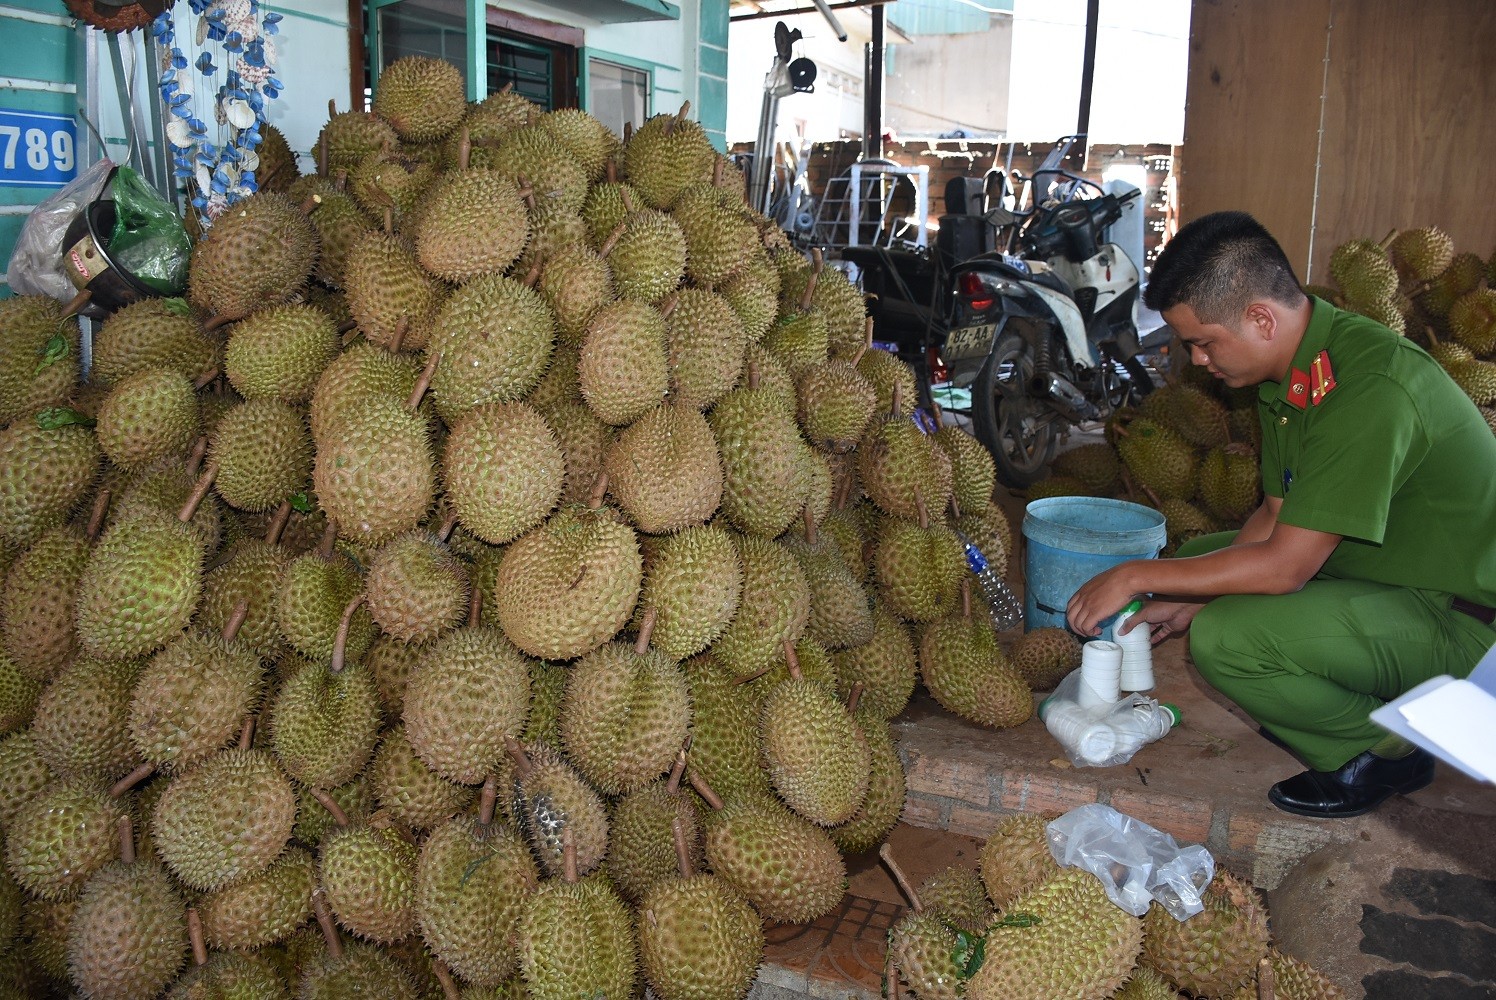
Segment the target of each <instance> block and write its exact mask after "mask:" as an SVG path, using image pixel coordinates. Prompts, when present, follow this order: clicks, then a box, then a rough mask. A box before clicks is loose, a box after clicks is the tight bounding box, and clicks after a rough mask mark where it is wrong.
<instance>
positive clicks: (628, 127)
mask: <svg viewBox="0 0 1496 1000" xmlns="http://www.w3.org/2000/svg"><path fill="white" fill-rule="evenodd" d="M633 137H634V123H633V122H624V123H623V144H624V145H625V146H627V145H628V143H629V140H630V139H632V138H633ZM612 165H613V164H612V162H611V161H610V162H609V163H608V166H610V167H611V166H612ZM617 181H618V177H617V175H616V174H614V173H612V172H611V171H610V172H609V173H608V183H610V184H614V183H617Z"/></svg>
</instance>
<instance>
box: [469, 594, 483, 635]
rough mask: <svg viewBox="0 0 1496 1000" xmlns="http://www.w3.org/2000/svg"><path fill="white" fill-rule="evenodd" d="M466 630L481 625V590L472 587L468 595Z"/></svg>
mask: <svg viewBox="0 0 1496 1000" xmlns="http://www.w3.org/2000/svg"><path fill="white" fill-rule="evenodd" d="M467 623H468V628H477V627H478V626H479V625H481V624H482V623H483V588H482V587H474V588H473V592H472V593H471V594H469V595H468V617H467Z"/></svg>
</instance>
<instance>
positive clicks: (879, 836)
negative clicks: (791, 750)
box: [826, 705, 907, 854]
mask: <svg viewBox="0 0 1496 1000" xmlns="http://www.w3.org/2000/svg"><path fill="white" fill-rule="evenodd" d="M853 719H854V720H855V721H856V722H857V726H858V728H859V729H861V730H862V736H863V739H865V740H867V746H868V760H869V768H868V771H869V777H868V789H867V797H866V798H864V799H863V800H862V805H861V806H860V807H859V808H858V810H857V812H855V813H853V814H852V818H851V819H849V820H847V821H846V822H845V823H842V824H841V825H840V826H833V827H831V828H830V829H829V830H827V831H826V832H827V834H829V835H830V837H831V839H832V841H833V842H834V843H835V844H836V846H837V847H839V848H840V849H841V850H842V851H844V852H845V853H847V854H861V853H863V852H865V851H870V850H872V849H873V848H874V847H876V846H877V845H879V844H881V843H882V842H883V841H884V840H885V839H887V837H888V835H889V833H891V832H892V831H893V828H894V826H895V825H897V824H898V822H899V817H900V816H901V815H903V812H904V795H905V792H906V791H907V786H906V780H905V775H904V763H903V761H902V760H900V759H899V751H898V747H897V746H896V745H895V742H894V739H893V732H892V730H891V729H890V728H889V725H888V721H887V720H886V719H884V718H883V717H882V716H880V715H878V714H877V713H876V712H874V711H871V710H870V709H868V708H867V707H866V706H865V705H859V706H858V707H857V709H856V711H855V712H853Z"/></svg>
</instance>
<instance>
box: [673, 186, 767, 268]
mask: <svg viewBox="0 0 1496 1000" xmlns="http://www.w3.org/2000/svg"><path fill="white" fill-rule="evenodd" d="M721 167H722V161H721V160H718V161H717V163H716V166H715V167H714V172H713V182H712V183H710V184H704V183H702V184H693V185H691V186H690V187H687V188H684V189H682V190H681V192H680V194H678V195H677V196H676V198H675V200H674V202H672V203H671V207H670V215H671V217H672V218H674V219H675V221H676V224H677V225H679V226H680V228H681V232H682V233H684V234H685V237H686V276H687V277H689V278H690V279H691V281H692V282H694V283H695V284H697V285H701V286H718V285H721V284H723V283H724V282H727V281H730V280H731V279H732V277H733V276H734V275H735V274H737V273H738V272H739V271H740V270H742V269H743V267H744V266H745V265H746V264H747V262H748V256H749V254H750V253H752V252H753V250H754V248H755V246H756V245H757V244H758V230H757V228H755V227H754V225H753V223H752V222H751V221H750V220H749V219H748V218H747V217H746V216H745V215H744V214H743V213H742V212H741V211H740V210H739V208H738V207H734V206H733V205H732V204H731V199H732V196H731V195H730V194H727V193H726V192H724V191H723V189H722V187H721V186H720V182H721V174H722V169H721ZM738 204H739V206H741V201H739V203H738Z"/></svg>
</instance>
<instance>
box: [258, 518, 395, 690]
mask: <svg viewBox="0 0 1496 1000" xmlns="http://www.w3.org/2000/svg"><path fill="white" fill-rule="evenodd" d="M337 537H338V526H337V524H336V523H334V522H331V521H329V522H328V524H327V528H326V530H325V531H324V532H323V537H322V542H321V544H320V545H319V546H318V547H317V550H316V551H315V552H309V553H307V554H306V555H302V556H299V557H297V558H296V559H295V560H294V561H293V562H292V563H291V564H290V565H289V566H287V567H286V569H285V572H284V573H283V574H282V575H281V579H280V583H279V585H278V586H277V588H276V593H275V602H276V603H275V620H276V623H277V624H278V625H279V626H280V629H281V631H282V632H283V633H284V634H285V636H286V640H287V641H288V642H289V643H290V644H291V645H292V646H293V647H294V648H295V649H296V650H297V652H299V653H301V654H302V655H303V656H307V657H310V658H312V659H314V660H327V659H331V658H332V654H333V645H334V642H335V641H336V639H337V633H338V626H339V624H340V623H341V621H342V618H343V612H344V609H345V608H347V606H348V604H349V602H350V601H352V600H353V598H354V597H356V596H358V594H359V593H360V592H361V591H362V589H363V577H362V576H360V575H359V572H358V570H357V569H356V568H355V566H354V563H353V561H352V560H351V559H350V558H348V557H347V556H346V555H345V554H343V553H340V552H337V551H336V550H335V548H334V546H335V543H336V542H337ZM375 634H376V630H375V628H374V621H373V619H372V618H371V617H370V616H369V611H368V608H367V607H366V606H365V605H363V604H360V605H359V606H358V607H356V608H355V609H354V611H353V614H352V615H351V616H350V617H349V620H348V628H347V630H346V635H345V639H344V651H345V655H346V656H347V658H348V659H350V660H353V661H354V662H358V661H360V660H362V659H363V657H364V654H365V653H366V652H368V650H369V646H370V644H371V643H373V641H374V636H375ZM377 680H378V678H377V675H376V682H377ZM397 707H398V706H397Z"/></svg>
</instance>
